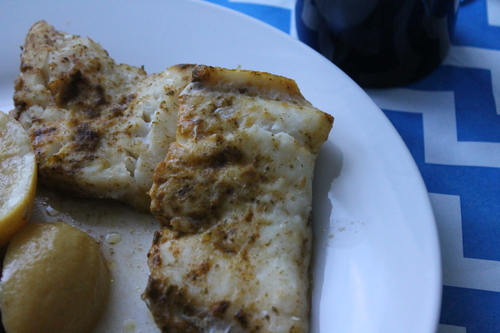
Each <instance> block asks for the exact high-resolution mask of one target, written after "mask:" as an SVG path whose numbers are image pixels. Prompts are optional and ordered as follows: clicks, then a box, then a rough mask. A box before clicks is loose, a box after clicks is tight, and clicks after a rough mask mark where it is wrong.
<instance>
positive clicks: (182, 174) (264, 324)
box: [143, 66, 333, 333]
mask: <svg viewBox="0 0 500 333" xmlns="http://www.w3.org/2000/svg"><path fill="white" fill-rule="evenodd" d="M332 123H333V117H331V116H330V115H328V114H326V113H323V112H321V111H320V110H318V109H316V108H314V107H312V106H311V104H310V103H309V102H308V101H306V100H305V99H304V97H303V96H302V95H301V93H300V91H299V89H298V87H297V85H296V83H295V82H294V81H292V80H290V79H287V78H284V77H279V76H275V75H271V74H268V73H260V72H252V71H244V70H226V69H221V68H214V67H206V66H197V67H196V68H195V69H194V71H193V78H192V82H191V83H190V84H189V85H188V86H187V87H186V89H185V90H184V91H183V92H182V93H181V95H180V104H179V118H178V127H177V139H176V142H175V143H173V144H172V145H171V146H170V148H169V152H168V154H167V157H166V159H165V161H164V162H162V163H160V164H159V165H158V166H157V168H156V170H155V173H154V181H153V186H152V188H151V191H150V195H151V198H152V203H151V209H152V212H153V213H154V214H155V215H156V217H157V218H158V219H159V220H160V221H161V222H162V224H163V225H164V227H163V228H162V230H161V231H158V232H157V233H156V234H155V237H154V240H153V245H152V248H151V249H150V252H149V254H148V264H149V267H150V277H149V281H148V285H147V288H146V290H145V292H144V294H143V299H144V300H145V302H146V303H147V305H148V307H149V308H150V310H151V312H152V314H153V316H154V318H155V321H156V323H157V325H158V327H159V328H160V329H161V330H162V331H163V332H211V333H214V332H274V333H278V332H294V333H298V332H307V331H308V327H309V319H308V318H309V309H310V282H311V281H310V276H309V264H310V259H311V238H312V235H311V201H312V178H313V171H314V164H315V159H316V155H317V153H318V151H319V149H320V146H321V144H322V143H323V142H324V141H325V140H326V139H327V137H328V134H329V132H330V130H331V127H332Z"/></svg>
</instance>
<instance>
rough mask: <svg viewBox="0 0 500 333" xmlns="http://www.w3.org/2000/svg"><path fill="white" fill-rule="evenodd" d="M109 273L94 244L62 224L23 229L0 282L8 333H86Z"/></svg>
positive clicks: (94, 318) (103, 297)
mask: <svg viewBox="0 0 500 333" xmlns="http://www.w3.org/2000/svg"><path fill="white" fill-rule="evenodd" d="M108 286H109V271H108V269H107V266H106V264H105V261H104V259H103V257H102V255H101V252H100V249H99V246H98V245H97V243H96V242H95V241H94V240H93V239H92V238H91V237H90V236H89V235H88V234H86V233H85V232H83V231H81V230H79V229H77V228H75V227H72V226H70V225H69V224H67V223H64V222H55V223H28V224H27V225H26V226H25V227H24V228H23V229H21V230H20V231H19V232H18V233H17V234H16V235H15V236H14V238H13V239H12V241H11V242H10V244H9V247H8V248H7V253H6V255H5V259H4V268H3V276H2V279H1V281H0V307H1V311H2V321H3V324H4V327H5V330H6V331H7V332H8V333H35V332H36V333H45V332H50V333H62V332H65V333H66V332H67V333H79V332H82V333H83V332H85V333H88V332H91V329H92V327H93V326H94V325H95V323H96V321H97V320H98V318H99V315H100V313H101V312H102V310H103V306H104V304H105V300H106V295H107V290H108Z"/></svg>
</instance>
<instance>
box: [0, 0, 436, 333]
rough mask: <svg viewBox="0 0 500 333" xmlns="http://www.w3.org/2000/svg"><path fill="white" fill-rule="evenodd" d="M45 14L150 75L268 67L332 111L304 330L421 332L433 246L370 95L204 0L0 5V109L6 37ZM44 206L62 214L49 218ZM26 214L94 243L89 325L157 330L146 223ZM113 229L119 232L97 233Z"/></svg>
mask: <svg viewBox="0 0 500 333" xmlns="http://www.w3.org/2000/svg"><path fill="white" fill-rule="evenodd" d="M39 19H44V20H47V21H48V22H49V23H50V24H52V25H54V26H55V27H56V28H57V29H60V30H65V31H67V32H69V33H73V34H81V35H86V36H89V37H91V38H92V39H94V40H95V41H97V42H99V43H101V45H103V46H104V47H105V48H106V49H107V50H108V52H109V54H110V55H111V56H112V57H114V58H115V59H116V61H117V62H123V63H128V64H132V65H136V66H140V65H144V66H145V68H146V70H147V71H148V72H149V73H152V72H158V71H162V70H163V69H165V68H166V67H168V66H170V65H173V64H176V63H203V64H209V65H216V66H224V67H229V68H235V67H237V66H241V67H242V68H244V69H253V70H259V71H267V72H271V73H274V74H280V75H284V76H287V77H290V78H293V79H295V80H296V81H297V83H298V85H299V87H300V88H301V90H302V92H303V94H304V96H305V97H306V98H307V99H309V100H310V101H311V102H312V103H313V104H314V105H315V106H317V107H318V108H320V109H322V110H324V111H326V112H329V113H331V114H332V115H334V116H335V118H336V119H335V124H334V128H333V131H332V134H331V135H330V138H329V140H328V141H327V142H326V143H325V144H324V146H323V148H322V150H321V153H320V156H319V158H318V161H317V169H316V178H315V185H314V190H315V192H314V195H315V196H314V207H313V208H314V232H315V237H316V238H315V246H314V257H315V262H314V290H313V309H312V323H311V325H312V329H311V332H340V333H348V332H363V333H366V332H383V333H387V332H406V333H410V332H415V333H423V332H433V331H434V330H435V328H436V324H437V320H438V315H439V309H440V296H441V271H440V255H439V246H438V240H437V232H436V226H435V222H434V217H433V214H432V209H431V206H430V203H429V199H428V195H427V191H426V189H425V186H424V184H423V182H422V179H421V176H420V174H419V172H418V169H417V167H416V165H415V163H414V161H413V159H412V158H411V155H410V154H409V152H408V150H407V148H406V146H405V145H404V143H403V142H402V140H401V138H400V137H399V135H398V134H397V132H396V131H395V130H394V128H393V127H392V125H391V124H390V122H389V121H388V120H387V118H386V117H385V116H384V115H383V113H382V112H381V111H380V109H378V108H377V107H376V105H375V104H374V103H373V102H372V101H371V100H370V99H369V97H368V96H367V95H366V94H365V93H364V92H363V91H362V90H361V89H360V88H359V87H358V86H357V85H356V84H354V83H353V82H352V81H351V80H350V79H349V78H348V77H347V76H346V75H344V74H343V73H342V72H341V71H340V70H338V69H337V68H336V67H335V66H334V65H332V64H331V63H329V62H328V61H327V60H325V59H324V58H323V57H321V56H320V55H319V54H317V53H316V52H314V51H313V50H312V49H310V48H308V47H307V46H305V45H303V44H301V43H299V42H297V41H296V40H294V39H292V38H291V37H289V36H288V35H286V34H284V33H282V32H280V31H278V30H276V29H274V28H271V27H269V26H267V25H265V24H263V23H261V22H259V21H257V20H254V19H251V18H249V17H246V16H244V15H242V14H239V13H236V12H232V11H230V10H227V9H224V8H221V7H217V6H214V5H211V4H209V3H205V2H194V1H180V0H163V1H145V2H142V1H141V2H139V1H123V0H120V1H107V2H102V1H58V2H51V3H50V5H49V4H48V2H38V1H37V2H30V3H28V2H17V1H16V2H14V1H6V2H3V3H2V10H1V11H0V31H1V33H0V42H1V43H0V45H1V50H2V51H1V52H0V64H1V66H0V110H3V111H8V110H9V109H10V108H11V107H12V101H11V98H12V93H13V87H12V81H13V79H14V77H15V75H16V73H17V71H18V68H19V53H20V50H19V46H20V45H21V44H23V40H24V36H25V34H26V32H27V31H28V29H29V27H30V26H31V25H32V24H33V23H34V22H35V21H37V20H39ZM47 205H49V207H52V208H55V209H56V210H57V211H59V212H61V214H60V215H56V214H57V213H56V212H55V211H53V210H51V209H49V210H48V211H46V208H47ZM34 218H35V219H38V220H55V219H65V220H67V221H69V222H71V223H73V224H74V225H76V226H78V227H81V228H82V229H84V230H87V231H88V232H90V233H91V234H92V235H94V236H96V237H97V238H99V239H101V240H102V246H103V252H104V254H105V255H106V256H107V258H108V260H110V263H111V264H110V266H111V270H112V273H113V276H114V281H113V283H112V295H111V297H112V299H111V304H110V306H109V308H108V310H107V311H106V313H104V317H103V320H102V322H101V323H100V326H99V329H98V331H99V332H119V331H125V332H156V331H157V330H156V328H155V327H154V325H153V323H152V320H151V317H150V315H149V313H148V311H147V309H146V307H145V306H144V304H143V302H142V301H141V300H140V294H141V292H142V290H143V289H144V287H145V285H146V279H147V273H148V270H147V268H146V267H145V258H146V257H145V255H146V251H147V250H148V248H149V245H150V243H151V233H152V231H153V230H155V229H156V228H157V224H156V222H155V221H154V220H153V219H152V218H151V217H150V216H148V215H141V214H137V213H133V212H132V211H130V210H129V209H126V208H124V207H123V206H122V205H119V204H114V203H111V204H108V203H106V205H103V204H102V203H100V202H95V201H91V200H85V201H84V200H70V199H68V198H60V197H58V196H57V195H54V194H51V193H41V194H40V196H39V201H38V205H37V209H36V211H35V216H34ZM113 232H116V233H118V234H120V235H121V238H122V240H121V242H119V243H118V244H115V245H113V244H111V243H112V242H111V243H110V242H109V241H108V242H107V241H106V240H105V237H106V235H108V234H110V233H113Z"/></svg>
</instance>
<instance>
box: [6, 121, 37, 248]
mask: <svg viewBox="0 0 500 333" xmlns="http://www.w3.org/2000/svg"><path fill="white" fill-rule="evenodd" d="M36 179H37V175H36V160H35V153H34V152H33V146H32V145H31V142H30V139H29V137H28V134H27V133H26V132H25V131H24V129H23V127H22V126H21V124H19V123H18V122H17V121H16V120H15V119H14V118H12V117H11V116H9V115H8V114H5V113H3V112H1V111H0V247H1V246H5V245H6V244H7V243H8V242H9V241H10V239H11V238H12V236H13V235H14V234H15V233H16V232H17V231H18V230H19V229H20V228H21V227H22V226H24V225H25V224H26V222H27V221H28V219H29V217H30V215H31V211H32V210H33V203H34V201H35V194H36Z"/></svg>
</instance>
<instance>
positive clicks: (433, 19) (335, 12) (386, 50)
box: [296, 0, 458, 88]
mask: <svg viewBox="0 0 500 333" xmlns="http://www.w3.org/2000/svg"><path fill="white" fill-rule="evenodd" d="M457 8H458V0H298V1H297V4H296V21H297V34H298V37H299V39H300V40H302V41H304V42H305V43H307V44H309V45H310V46H312V47H313V48H315V49H316V50H318V51H319V52H320V53H322V54H323V55H324V56H325V57H327V58H328V59H330V60H331V61H332V62H333V63H335V64H336V65H337V66H338V67H339V68H340V69H342V70H343V71H344V72H345V73H346V74H347V75H349V76H350V77H351V78H352V79H353V80H354V81H356V82H357V83H358V84H359V85H360V86H362V87H366V88H369V87H394V86H401V85H405V84H407V83H410V82H413V81H415V80H418V79H420V78H422V77H423V76H425V75H427V74H429V73H430V72H432V71H433V70H434V69H435V68H436V67H438V66H439V64H440V63H441V62H442V61H443V59H444V58H445V57H446V55H447V54H448V51H449V48H450V39H451V36H452V33H453V30H454V26H455V21H456V14H457Z"/></svg>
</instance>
